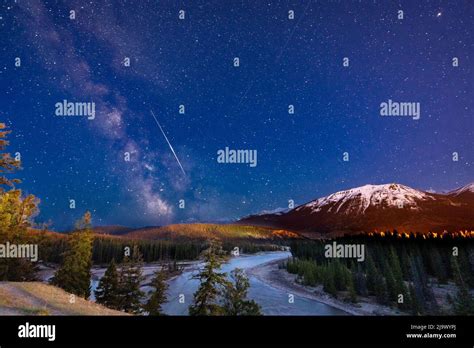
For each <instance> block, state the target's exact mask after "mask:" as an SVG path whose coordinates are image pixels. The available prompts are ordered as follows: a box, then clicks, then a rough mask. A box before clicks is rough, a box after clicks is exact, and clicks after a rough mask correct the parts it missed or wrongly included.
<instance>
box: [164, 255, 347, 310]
mask: <svg viewBox="0 0 474 348" xmlns="http://www.w3.org/2000/svg"><path fill="white" fill-rule="evenodd" d="M290 255H291V254H290V253H289V252H286V251H278V252H262V253H258V254H253V255H241V256H238V257H233V258H231V259H230V260H229V261H228V262H227V263H225V264H223V265H222V269H221V270H222V271H223V272H227V273H230V272H231V271H232V270H233V269H235V268H241V269H244V270H246V269H249V268H252V267H255V266H258V265H262V264H264V263H267V262H270V261H275V260H284V259H287V258H288V257H289V256H290ZM199 267H202V264H199V265H196V266H195V267H193V269H190V270H185V271H184V272H183V273H181V274H180V275H179V276H177V277H175V278H173V279H171V280H170V281H169V282H168V284H169V288H168V299H169V300H168V302H167V303H166V304H165V305H164V306H163V309H164V311H165V313H166V314H168V315H187V314H188V306H189V305H190V303H191V302H192V299H193V294H194V292H195V291H196V290H197V288H198V286H199V281H198V280H196V279H193V276H194V275H196V274H197V273H198V271H199ZM249 281H250V289H249V294H248V295H249V298H251V299H253V300H255V301H256V302H257V303H258V304H259V305H260V306H261V307H262V312H263V314H265V315H345V314H346V313H345V312H343V311H341V310H339V309H336V308H334V307H331V306H328V305H326V304H324V303H321V302H318V301H315V300H312V299H308V298H304V297H296V296H295V298H294V302H293V303H289V297H288V293H286V292H285V291H283V290H280V289H277V288H274V287H272V286H270V285H268V284H266V283H264V282H262V281H260V280H259V279H257V278H256V277H254V276H252V275H250V276H249ZM181 294H182V295H184V303H180V301H179V299H180V295H181Z"/></svg>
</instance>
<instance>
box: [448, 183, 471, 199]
mask: <svg viewBox="0 0 474 348" xmlns="http://www.w3.org/2000/svg"><path fill="white" fill-rule="evenodd" d="M466 194H470V195H474V182H473V183H470V184H467V185H466V186H463V187H460V188H458V189H456V190H453V191H450V192H448V195H450V196H460V195H466Z"/></svg>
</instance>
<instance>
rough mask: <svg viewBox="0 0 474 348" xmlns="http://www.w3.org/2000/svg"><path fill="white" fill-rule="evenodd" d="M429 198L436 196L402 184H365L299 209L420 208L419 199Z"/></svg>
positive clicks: (336, 210) (343, 210) (340, 210)
mask: <svg viewBox="0 0 474 348" xmlns="http://www.w3.org/2000/svg"><path fill="white" fill-rule="evenodd" d="M427 199H435V198H434V197H433V196H432V195H430V194H429V193H426V192H422V191H418V190H415V189H412V188H411V187H408V186H404V185H400V184H385V185H364V186H361V187H356V188H353V189H350V190H346V191H339V192H336V193H333V194H331V195H329V196H326V197H322V198H319V199H317V200H315V201H312V202H310V203H308V204H306V205H303V206H300V207H298V208H297V210H300V209H302V208H310V209H311V210H312V212H319V211H321V210H322V209H323V207H327V206H329V209H328V211H332V212H336V213H339V212H341V213H345V214H349V213H359V214H360V213H363V212H365V211H366V210H367V208H369V207H370V206H380V207H398V208H407V207H410V208H411V209H418V206H417V201H419V200H427Z"/></svg>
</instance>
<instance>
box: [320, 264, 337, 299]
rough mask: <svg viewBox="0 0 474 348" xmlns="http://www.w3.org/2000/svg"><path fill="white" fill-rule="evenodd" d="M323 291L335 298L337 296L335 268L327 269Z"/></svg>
mask: <svg viewBox="0 0 474 348" xmlns="http://www.w3.org/2000/svg"><path fill="white" fill-rule="evenodd" d="M323 290H324V291H325V292H327V293H328V294H330V295H332V296H334V297H336V296H337V289H336V283H335V280H334V267H330V266H328V267H326V270H325V272H324V280H323Z"/></svg>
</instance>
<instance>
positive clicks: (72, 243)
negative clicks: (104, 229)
mask: <svg viewBox="0 0 474 348" xmlns="http://www.w3.org/2000/svg"><path fill="white" fill-rule="evenodd" d="M92 239H93V237H92V232H91V214H90V212H86V213H85V214H84V217H83V218H82V219H81V220H79V221H78V222H77V224H76V230H75V231H74V232H73V233H72V234H71V235H70V236H69V238H68V249H67V251H66V252H65V254H64V258H63V262H62V264H61V266H60V268H59V269H58V270H57V271H56V273H55V275H54V278H53V279H52V281H51V282H52V284H53V285H57V286H59V287H60V288H63V289H64V290H66V291H68V292H70V293H72V294H76V295H78V296H81V297H83V298H85V299H88V298H89V296H90V280H91V267H92Z"/></svg>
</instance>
